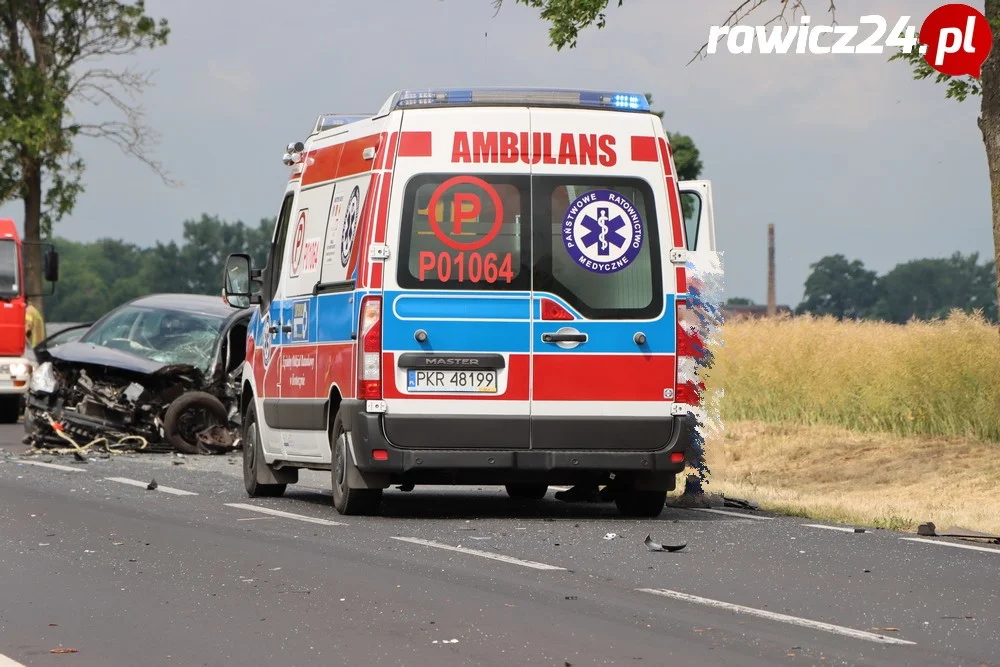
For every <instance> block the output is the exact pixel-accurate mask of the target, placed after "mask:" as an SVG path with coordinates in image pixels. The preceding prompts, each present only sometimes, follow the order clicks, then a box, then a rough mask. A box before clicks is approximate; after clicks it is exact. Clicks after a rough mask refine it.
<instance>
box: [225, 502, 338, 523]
mask: <svg viewBox="0 0 1000 667" xmlns="http://www.w3.org/2000/svg"><path fill="white" fill-rule="evenodd" d="M226 507H235V508H237V509H241V510H249V511H251V512H260V513H261V514H270V515H272V516H282V517H285V518H286V519H296V520H298V521H306V522H308V523H318V524H319V525H321V526H346V525H347V524H346V523H341V522H339V521H330V520H329V519H317V518H316V517H312V516H306V515H304V514H292V513H291V512H282V511H281V510H273V509H271V508H270V507H257V506H256V505H247V504H246V503H226Z"/></svg>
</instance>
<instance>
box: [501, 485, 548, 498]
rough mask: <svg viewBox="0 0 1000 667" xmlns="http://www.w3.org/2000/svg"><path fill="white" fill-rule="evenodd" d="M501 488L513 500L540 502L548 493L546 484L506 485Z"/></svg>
mask: <svg viewBox="0 0 1000 667" xmlns="http://www.w3.org/2000/svg"><path fill="white" fill-rule="evenodd" d="M503 488H505V489H507V495H508V496H510V497H511V498H514V499H515V500H541V499H542V498H544V497H545V494H546V493H548V491H549V486H548V484H506V485H504V487H503Z"/></svg>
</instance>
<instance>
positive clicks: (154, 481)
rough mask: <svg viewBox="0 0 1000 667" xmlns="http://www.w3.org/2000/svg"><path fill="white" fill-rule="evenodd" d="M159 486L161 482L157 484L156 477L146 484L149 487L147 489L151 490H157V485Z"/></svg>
mask: <svg viewBox="0 0 1000 667" xmlns="http://www.w3.org/2000/svg"><path fill="white" fill-rule="evenodd" d="M158 486H159V484H157V483H156V480H155V479H154V480H153V481H152V482H150V483H149V484H148V485H147V486H146V488H147V489H149V490H150V491H153V490H155V489H156V487H158Z"/></svg>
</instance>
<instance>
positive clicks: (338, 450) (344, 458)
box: [330, 414, 382, 516]
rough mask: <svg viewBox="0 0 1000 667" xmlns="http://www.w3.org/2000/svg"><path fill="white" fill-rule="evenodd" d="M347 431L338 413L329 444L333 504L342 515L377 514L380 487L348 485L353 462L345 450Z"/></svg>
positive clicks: (380, 496) (380, 502)
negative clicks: (354, 486)
mask: <svg viewBox="0 0 1000 667" xmlns="http://www.w3.org/2000/svg"><path fill="white" fill-rule="evenodd" d="M347 435H348V434H347V432H346V431H345V430H344V424H343V422H342V421H341V418H340V414H337V418H336V419H335V420H334V422H333V432H332V433H331V434H330V446H331V448H332V449H333V451H332V452H331V454H332V458H333V465H331V466H330V472H331V477H332V482H333V506H334V507H335V508H336V509H337V511H338V512H340V513H341V514H343V515H354V516H359V515H360V516H364V515H369V514H377V513H378V510H379V505H381V504H382V489H354V488H351V487H350V479H351V472H352V470H353V468H354V462H353V461H352V460H351V454H350V452H348V451H347Z"/></svg>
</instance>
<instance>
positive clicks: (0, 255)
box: [0, 239, 21, 297]
mask: <svg viewBox="0 0 1000 667" xmlns="http://www.w3.org/2000/svg"><path fill="white" fill-rule="evenodd" d="M20 273H21V271H20V267H18V263H17V245H16V244H15V243H14V242H13V241H11V240H7V239H4V240H0V296H5V297H12V296H17V295H18V294H19V293H20V287H21V286H20V285H19V280H18V278H19V275H20Z"/></svg>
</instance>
